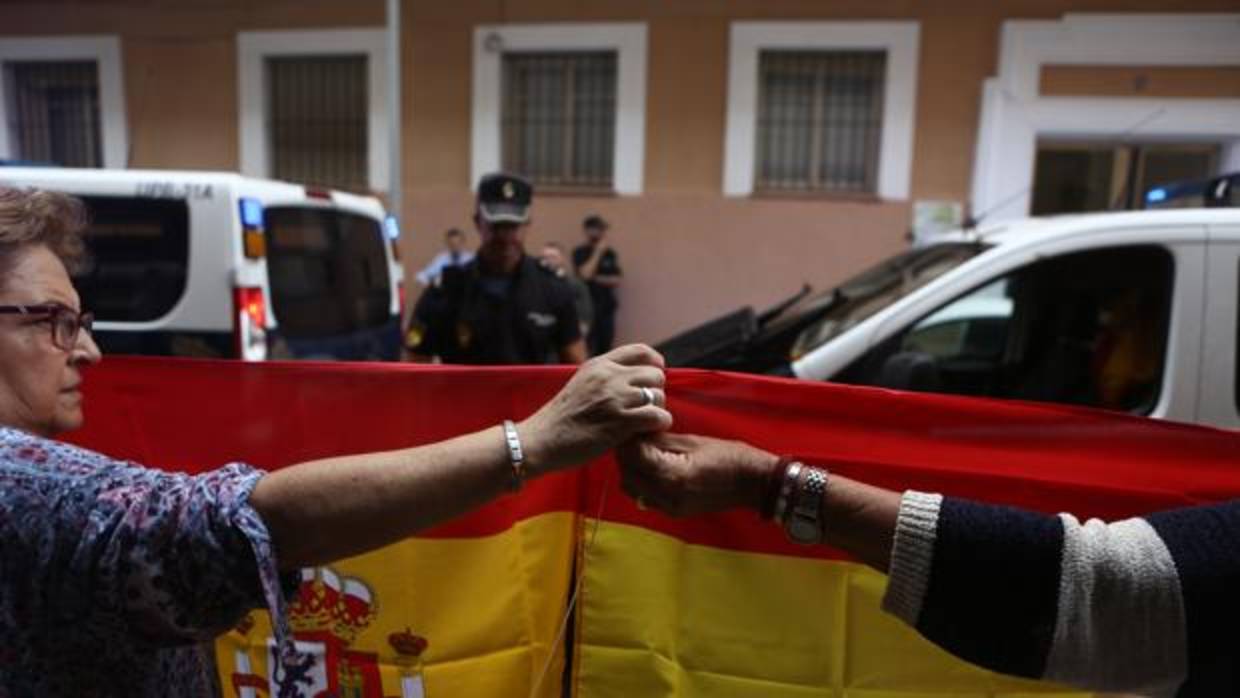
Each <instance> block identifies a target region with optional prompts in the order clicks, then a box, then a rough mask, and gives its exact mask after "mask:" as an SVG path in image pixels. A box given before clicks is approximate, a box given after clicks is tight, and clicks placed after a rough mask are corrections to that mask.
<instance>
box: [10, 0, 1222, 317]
mask: <svg viewBox="0 0 1240 698" xmlns="http://www.w3.org/2000/svg"><path fill="white" fill-rule="evenodd" d="M1237 9H1238V7H1237V4H1236V0H943V1H941V2H936V3H925V2H916V1H914V0H837V1H836V2H831V3H824V2H821V0H780V1H779V2H775V1H772V0H732V1H730V2H726V3H725V2H718V0H676V1H675V2H667V1H666V0H598V1H597V2H590V3H583V2H580V0H487V1H481V0H458V1H457V2H448V3H436V2H416V3H415V2H406V3H405V5H404V15H403V18H404V30H405V31H404V55H403V56H402V59H403V61H402V63H403V70H404V85H405V88H404V91H403V97H404V102H403V107H404V109H403V113H404V124H403V126H404V130H403V133H404V140H403V148H402V153H401V156H402V158H403V162H404V197H405V206H404V211H403V212H402V213H403V221H404V225H405V229H406V231H409V232H411V233H412V234H411V235H407V236H406V238H405V240H404V242H403V245H404V253H405V254H404V257H405V260H406V263H407V266H408V267H409V268H410V271H412V270H415V269H416V268H417V267H418V266H419V265H420V264H421V263H423V262H425V261H426V259H428V258H429V257H430V256H431V255H432V254H433V253H434V252H435V250H436V249H437V247H438V246H439V244H440V240H441V233H442V231H443V230H444V229H445V228H447V227H449V226H453V225H455V226H462V227H465V228H466V229H469V228H470V224H469V213H470V206H471V197H470V194H469V185H470V183H469V176H470V119H471V111H470V100H471V85H470V82H471V75H472V66H471V61H472V53H471V37H472V32H473V27H474V25H476V24H479V23H501V22H554V21H566V20H567V21H608V20H627V21H634V20H640V21H645V22H647V24H648V28H649V56H648V71H649V72H648V86H647V122H646V159H645V162H646V165H645V190H646V193H645V194H644V195H642V196H640V197H597V196H595V197H585V196H572V195H545V196H541V197H539V199H538V202H537V204H536V208H535V218H536V220H535V223H534V226H533V227H532V229H531V231H530V246H531V247H533V246H535V245H537V244H540V243H541V242H543V241H545V240H548V239H555V240H559V241H561V242H563V243H565V244H569V245H571V244H575V243H576V242H577V240H578V238H579V236H580V233H579V223H580V219H581V218H582V217H583V216H584V215H586V214H587V213H595V212H597V213H600V214H601V215H603V216H605V217H607V218H608V219H609V220H611V221H613V223H614V227H613V235H614V244H615V246H616V247H617V249H618V250H619V251H620V253H621V259H622V262H623V265H624V268H625V272H626V282H625V286H624V288H623V289H622V291H621V294H622V304H623V305H622V309H621V311H620V318H619V334H620V337H621V338H622V339H643V340H649V341H655V340H658V339H661V338H664V337H666V336H668V335H670V334H672V333H674V332H676V331H678V330H679V329H682V328H684V327H685V326H687V325H689V324H693V323H696V322H699V321H702V320H705V319H708V318H709V317H712V316H714V315H716V314H719V313H722V312H726V311H728V310H730V309H732V308H735V307H737V306H738V305H741V304H753V305H755V306H756V307H759V308H761V307H763V306H766V305H768V304H770V303H773V302H775V301H776V300H778V299H779V298H781V297H783V296H784V295H786V294H789V293H791V292H793V291H794V290H796V289H797V288H798V287H799V285H800V284H801V282H802V281H809V282H811V283H814V284H815V285H817V286H821V285H825V284H828V283H830V282H833V281H838V280H839V279H840V278H841V277H842V276H844V275H845V274H848V273H851V272H853V271H855V270H857V269H858V268H859V267H861V266H863V265H867V264H870V263H872V262H873V261H875V260H877V259H879V258H881V257H883V256H885V255H886V254H889V253H890V252H892V251H895V250H897V249H900V248H901V247H902V246H903V244H904V243H903V235H904V233H905V231H906V230H907V228H908V225H909V212H910V202H868V203H867V202H856V201H851V202H850V201H844V200H839V199H830V198H822V199H775V198H744V199H729V198H725V197H723V196H722V195H721V194H720V189H721V182H722V178H723V172H722V169H723V138H724V125H725V114H724V109H725V99H726V86H727V56H728V30H729V23H730V22H731V21H733V20H748V19H785V20H792V19H916V20H918V21H919V22H920V26H921V61H920V67H919V84H918V93H917V103H916V114H915V117H916V130H915V142H914V160H913V172H912V198H913V199H923V198H924V199H931V198H932V199H953V200H959V201H965V200H966V199H967V195H968V191H969V179H970V176H971V166H972V162H973V150H974V142H975V140H976V128H977V123H978V114H979V108H980V94H981V83H982V80H983V79H985V78H986V77H988V76H990V75H993V74H994V72H995V65H996V57H997V55H998V41H999V28H1000V26H1001V23H1002V22H1003V20H1005V19H1008V18H1031V19H1033V18H1056V17H1059V16H1061V15H1062V14H1063V13H1064V12H1069V11H1071V12H1198V11H1200V12H1223V11H1233V12H1234V11H1236V10H1237ZM383 12H384V5H383V2H382V0H357V1H354V2H341V1H339V0H278V1H272V0H196V1H195V2H193V3H188V2H176V3H169V2H154V0H144V1H141V2H139V1H136V0H126V1H124V2H122V1H120V0H116V1H115V2H112V1H109V0H94V1H92V2H69V1H63V2H47V1H45V2H38V3H33V2H27V3H22V2H5V3H0V35H18V36H21V35H42V34H73V33H90V34H118V35H120V37H121V39H122V50H123V53H124V61H125V66H124V76H125V88H126V104H127V109H128V117H129V121H130V124H129V130H130V139H131V142H132V156H133V160H132V164H133V165H134V166H142V167H176V168H221V169H233V168H235V167H236V166H237V162H238V145H237V93H236V89H237V76H236V71H237V67H236V43H235V36H236V32H238V31H247V30H269V29H278V28H327V27H351V26H379V25H381V24H382V23H383ZM1074 79H1076V80H1077V83H1079V82H1080V81H1081V80H1083V79H1086V80H1093V81H1098V80H1100V79H1102V78H1100V77H1098V76H1097V75H1095V76H1092V77H1088V78H1081V77H1080V76H1079V75H1077V76H1074ZM1106 79H1107V80H1111V81H1116V80H1120V78H1115V77H1114V76H1110V77H1107V78H1106ZM1056 80H1058V82H1056V83H1055V84H1058V85H1062V84H1064V82H1063V80H1064V78H1063V77H1062V76H1058V77H1056ZM1069 82H1070V81H1069ZM1172 82H1175V81H1172ZM1077 83H1073V84H1077ZM1155 83H1156V84H1159V85H1161V84H1164V83H1166V78H1165V77H1162V76H1159V77H1158V79H1157V80H1156V81H1155ZM1176 84H1178V83H1176ZM1062 89H1066V88H1062ZM1090 89H1092V88H1090Z"/></svg>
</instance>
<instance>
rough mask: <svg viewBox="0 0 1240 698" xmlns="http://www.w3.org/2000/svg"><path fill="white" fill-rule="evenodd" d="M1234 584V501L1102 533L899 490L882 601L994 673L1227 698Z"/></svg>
mask: <svg viewBox="0 0 1240 698" xmlns="http://www.w3.org/2000/svg"><path fill="white" fill-rule="evenodd" d="M1237 582H1240V501H1237V502H1228V503H1224V504H1218V505H1212V506H1202V507H1192V508H1186V509H1179V510H1173V511H1168V512H1163V513H1159V514H1153V515H1150V516H1147V517H1142V518H1134V519H1128V520H1125V521H1119V522H1115V523H1110V524H1107V523H1103V522H1101V521H1098V520H1090V521H1086V522H1084V523H1081V522H1079V521H1078V520H1077V519H1076V518H1074V517H1072V516H1071V515H1068V514H1060V515H1059V516H1046V515H1042V514H1035V513H1031V512H1027V511H1022V510H1019V509H1013V508H1009V507H999V506H991V505H985V504H979V503H975V502H969V501H965V500H960V499H952V498H943V497H940V496H938V495H928V494H922V493H918V492H908V493H906V494H905V495H904V497H903V500H902V503H901V508H900V517H899V520H898V523H897V529H896V536H895V541H894V545H893V549H892V562H891V569H890V580H889V583H888V589H887V593H886V596H885V598H884V600H883V604H884V607H885V608H886V609H887V610H888V611H890V612H891V613H893V614H895V615H897V616H899V617H900V618H902V619H903V620H904V621H906V622H908V623H909V624H911V625H913V626H914V627H915V628H916V629H917V630H918V631H919V632H920V633H921V634H922V635H924V636H925V637H927V638H928V639H930V640H931V641H933V642H934V643H936V644H938V645H940V646H942V647H943V648H944V649H946V650H948V651H950V652H952V653H953V654H956V655H957V656H959V657H961V658H963V659H966V660H968V661H971V662H974V663H976V664H979V665H981V666H984V667H987V668H990V669H994V670H996V671H1001V672H1004V673H1009V674H1015V675H1018V676H1027V677H1032V678H1043V679H1048V680H1053V681H1059V682H1063V683H1068V684H1072V685H1076V686H1080V687H1083V688H1089V689H1094V690H1108V691H1131V692H1137V693H1141V694H1143V695H1153V696H1159V695H1165V696H1171V695H1178V696H1198V695H1202V696H1204V695H1240V667H1238V666H1237V665H1236V663H1235V662H1234V661H1232V658H1233V657H1234V655H1235V647H1236V645H1235V643H1234V642H1233V641H1231V640H1230V637H1231V635H1230V633H1229V632H1228V630H1229V629H1230V628H1234V627H1235V625H1236V624H1237V623H1240V599H1238V598H1237V595H1236V594H1235V593H1234V590H1235V589H1236V588H1237ZM1229 591H1230V592H1231V593H1229Z"/></svg>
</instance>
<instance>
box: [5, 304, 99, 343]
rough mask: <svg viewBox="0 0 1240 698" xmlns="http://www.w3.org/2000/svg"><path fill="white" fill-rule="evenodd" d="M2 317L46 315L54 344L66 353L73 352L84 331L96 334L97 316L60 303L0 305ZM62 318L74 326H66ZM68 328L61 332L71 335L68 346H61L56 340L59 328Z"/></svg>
mask: <svg viewBox="0 0 1240 698" xmlns="http://www.w3.org/2000/svg"><path fill="white" fill-rule="evenodd" d="M0 315H46V316H47V318H48V329H49V330H50V331H51V333H52V344H54V345H56V348H57V349H61V350H64V351H73V349H74V348H75V347H76V346H77V341H78V337H79V336H80V335H81V333H82V330H86V332H87V333H88V334H94V324H95V314H94V313H92V312H89V311H86V312H79V311H77V310H74V309H72V308H70V307H68V306H64V305H60V304H59V303H41V304H36V305H0ZM61 318H68V319H69V320H70V321H71V322H72V324H71V325H69V324H66V323H65V322H64V321H62V320H61ZM61 327H68V328H69V329H68V330H61V332H62V333H63V332H68V333H69V341H68V342H67V344H68V346H65V345H64V344H61V343H60V342H59V341H57V339H56V333H57V328H61Z"/></svg>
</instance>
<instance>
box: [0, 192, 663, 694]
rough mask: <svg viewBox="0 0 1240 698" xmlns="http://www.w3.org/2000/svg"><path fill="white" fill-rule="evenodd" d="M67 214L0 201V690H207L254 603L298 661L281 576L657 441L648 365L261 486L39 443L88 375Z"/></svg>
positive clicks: (252, 477)
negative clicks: (466, 427)
mask: <svg viewBox="0 0 1240 698" xmlns="http://www.w3.org/2000/svg"><path fill="white" fill-rule="evenodd" d="M82 222H83V213H82V207H81V205H80V203H78V202H76V201H75V200H73V199H70V198H68V197H65V196H62V195H59V194H52V193H47V192H38V191H17V190H13V189H5V188H2V187H0V633H2V634H3V636H4V642H3V644H2V645H0V695H13V696H19V695H40V696H70V695H72V696H82V695H129V696H141V695H149V696H156V695H159V696H163V695H178V696H197V695H213V694H215V693H217V692H218V687H217V686H216V680H215V671H214V667H213V660H212V654H211V649H210V645H209V641H210V640H211V638H212V637H213V636H214V635H216V634H217V633H219V632H221V631H223V630H225V629H227V628H228V627H230V626H231V625H233V624H234V623H235V622H237V621H238V620H239V619H240V618H241V616H242V615H244V613H245V612H246V611H248V610H249V609H251V608H254V607H257V606H262V605H266V606H267V607H268V608H269V609H270V610H271V612H272V616H273V619H274V620H275V622H276V625H277V635H278V636H280V637H281V638H282V648H283V653H284V658H285V661H296V657H295V652H294V651H293V650H292V645H291V641H290V636H289V635H288V634H287V629H286V627H285V626H286V620H285V618H284V612H283V607H284V606H283V605H284V601H283V598H282V593H281V584H280V582H281V577H280V575H281V573H284V572H288V571H292V570H296V569H297V568H299V567H301V566H306V565H316V564H320V563H323V562H326V561H329V560H335V559H339V558H342V557H346V556H350V555H354V554H358V553H361V552H364V551H366V550H370V549H373V548H377V547H379V546H382V545H385V544H388V543H391V542H393V541H396V540H399V539H400V538H402V537H405V536H408V535H410V534H412V533H413V532H415V531H417V530H419V529H421V528H424V527H427V526H430V525H431V524H434V523H436V522H439V521H442V520H444V519H447V518H450V517H452V516H455V515H458V514H460V513H462V512H465V511H468V510H470V509H472V508H475V507H477V506H479V505H481V504H483V503H484V502H487V501H489V500H491V499H493V498H495V497H497V496H498V495H500V494H501V493H503V492H506V491H509V490H511V489H515V488H518V487H520V485H521V483H522V482H523V481H524V480H527V479H531V478H535V477H538V476H540V475H542V474H545V473H549V472H552V471H555V470H558V469H562V468H566V467H569V466H571V465H573V464H579V463H584V462H586V461H588V460H590V459H591V458H593V457H595V456H597V455H599V454H601V453H602V452H603V451H605V450H607V449H609V448H611V447H612V446H614V445H616V444H618V443H620V442H621V441H623V440H626V439H628V438H630V437H632V436H634V435H636V434H640V433H646V432H655V431H660V430H663V429H666V428H667V427H668V426H669V425H670V424H671V415H670V414H668V412H667V411H666V410H665V409H663V407H662V404H663V391H662V386H663V371H662V358H661V357H660V356H659V355H658V354H656V353H655V352H654V351H652V350H650V349H649V348H647V347H642V346H628V347H622V348H620V349H617V350H616V351H613V352H611V353H610V354H607V355H605V356H602V357H599V358H597V359H595V360H593V361H591V362H589V363H587V364H585V365H584V366H582V367H581V369H580V370H578V371H577V373H576V374H574V375H573V377H572V378H571V379H570V380H569V381H568V383H567V384H566V385H565V386H564V388H563V389H562V390H561V391H560V393H559V394H557V395H556V396H555V397H554V398H553V399H552V400H551V401H550V402H548V403H547V404H546V405H544V406H543V407H541V408H540V409H539V410H538V411H537V412H535V413H534V414H533V415H532V416H530V417H528V418H527V419H525V420H524V421H522V422H520V423H518V424H513V423H512V422H506V423H505V424H503V425H498V426H496V427H493V428H491V429H486V430H483V431H480V432H477V433H474V434H468V435H465V436H461V437H458V438H455V439H451V440H449V441H445V442H442V443H437V444H432V445H427V446H420V447H416V448H409V449H406V450H401V451H391V452H387V453H369V454H363V455H354V456H342V457H339V458H332V459H328V460H323V461H316V462H311V463H303V464H300V465H294V466H291V467H288V468H284V469H282V470H280V471H278V472H274V473H265V472H263V471H261V470H257V469H255V468H253V467H250V466H248V465H243V464H232V465H228V466H226V467H224V468H221V469H219V470H215V471H213V472H209V473H206V474H204V475H200V476H192V477H191V476H187V475H180V474H172V473H166V472H160V471H157V470H151V469H148V468H144V467H141V466H139V465H136V464H133V463H128V462H121V461H116V460H113V459H110V458H108V457H107V456H104V455H100V454H98V453H92V452H90V451H86V450H83V449H80V448H75V447H72V446H69V445H66V444H63V443H59V442H57V441H55V440H54V439H53V437H55V436H56V435H57V434H58V433H61V432H64V431H66V430H69V429H73V428H75V427H77V426H78V425H80V424H81V422H82V410H81V401H82V397H81V387H82V372H83V369H85V368H87V367H89V366H90V365H92V364H95V363H97V362H98V361H99V360H100V353H99V348H98V347H97V346H96V345H95V343H94V341H93V340H92V339H91V334H90V326H91V316H90V314H89V313H85V312H83V311H82V308H81V305H80V302H79V299H78V295H77V293H75V292H74V289H73V285H72V284H71V283H70V280H69V269H71V268H72V267H73V265H74V264H75V263H76V261H77V260H78V258H79V256H80V253H81V249H82V243H81V240H80V238H79V236H78V233H79V230H80V228H81V226H82Z"/></svg>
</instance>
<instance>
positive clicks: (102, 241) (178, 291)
mask: <svg viewBox="0 0 1240 698" xmlns="http://www.w3.org/2000/svg"><path fill="white" fill-rule="evenodd" d="M80 198H81V199H82V200H83V201H84V202H85V203H86V206H87V208H88V209H89V210H90V223H89V225H88V226H87V228H86V231H85V235H84V237H85V239H86V248H87V251H88V252H89V256H88V263H87V266H86V269H85V270H84V271H83V273H81V274H79V275H78V276H76V277H75V278H74V283H75V284H76V285H77V289H78V293H79V294H80V295H81V296H82V306H83V307H84V308H87V309H89V310H91V311H94V313H95V317H96V319H98V320H100V321H105V322H145V321H150V320H156V319H159V318H161V317H163V316H164V315H166V314H167V313H168V311H170V310H172V308H173V306H175V305H176V304H177V302H178V301H179V300H181V296H182V295H183V294H184V293H185V284H186V278H187V275H188V271H187V269H188V264H189V207H188V206H187V205H186V203H185V201H183V200H178V199H149V198H140V197H125V196H82V197H80Z"/></svg>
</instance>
